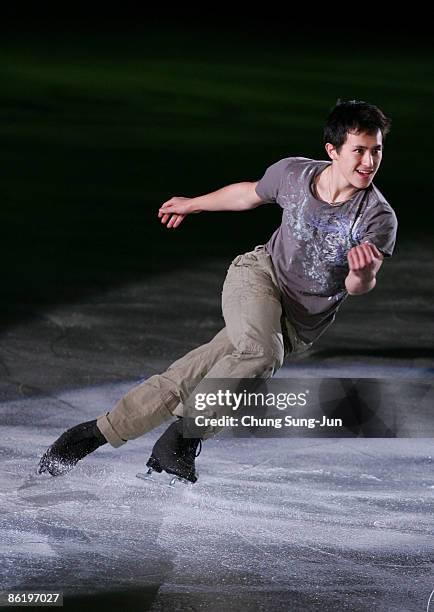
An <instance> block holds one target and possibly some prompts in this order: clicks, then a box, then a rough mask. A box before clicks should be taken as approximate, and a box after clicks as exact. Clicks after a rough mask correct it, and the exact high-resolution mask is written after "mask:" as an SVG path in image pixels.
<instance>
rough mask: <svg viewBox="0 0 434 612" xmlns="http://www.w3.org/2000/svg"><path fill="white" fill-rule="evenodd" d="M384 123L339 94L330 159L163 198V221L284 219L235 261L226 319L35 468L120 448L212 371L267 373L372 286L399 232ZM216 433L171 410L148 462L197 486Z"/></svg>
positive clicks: (290, 163)
mask: <svg viewBox="0 0 434 612" xmlns="http://www.w3.org/2000/svg"><path fill="white" fill-rule="evenodd" d="M389 130H390V120H389V119H388V118H387V117H386V116H385V115H384V114H383V112H382V111H381V110H380V109H379V108H378V107H376V106H374V105H372V104H368V103H366V102H361V101H356V100H352V101H348V102H343V101H340V100H338V103H337V105H336V106H335V107H334V109H333V110H332V111H331V113H330V115H329V117H328V119H327V121H326V125H325V128H324V146H325V150H326V152H327V155H328V157H329V158H330V160H331V162H330V161H316V160H312V159H307V158H304V157H287V158H284V159H281V160H280V161H278V162H276V163H274V164H272V165H271V166H270V167H269V168H267V170H266V172H265V174H264V176H263V177H262V179H261V180H260V181H258V182H241V183H236V184H232V185H228V186H226V187H223V188H222V189H219V190H218V191H215V192H212V193H209V194H207V195H204V196H199V197H196V198H184V197H173V198H171V199H170V200H168V201H167V202H165V203H164V204H163V205H162V206H161V208H160V209H159V211H158V216H159V218H160V220H161V223H163V224H166V226H167V227H168V228H176V227H179V225H180V224H181V223H182V222H183V220H184V219H185V217H186V216H187V215H189V214H191V213H195V212H201V211H229V210H237V211H241V210H249V209H252V208H255V207H257V206H259V205H261V204H264V203H266V202H277V203H278V204H279V205H280V206H281V208H282V210H283V215H282V223H281V225H280V227H279V228H278V229H277V230H276V231H275V232H274V234H273V235H272V236H271V238H270V239H269V240H268V242H267V243H266V244H265V245H258V246H257V247H256V248H255V249H254V250H253V251H250V252H248V253H244V254H241V255H238V256H237V257H236V258H235V259H234V260H233V261H232V263H231V266H230V267H229V270H228V273H227V276H226V279H225V282H224V285H223V292H222V310H223V316H224V319H225V323H226V326H225V327H224V328H223V329H222V330H221V331H220V332H219V333H218V334H217V335H216V336H215V337H214V338H213V339H212V340H211V341H210V342H209V343H208V344H205V345H203V346H200V347H198V348H196V349H194V350H193V351H190V352H189V353H187V355H185V356H184V357H182V358H181V359H179V360H178V361H176V362H175V363H173V364H172V365H171V366H170V367H169V368H168V369H167V370H166V371H165V372H163V373H162V374H159V375H155V376H152V377H151V378H149V379H148V380H146V381H145V382H143V383H142V384H140V385H138V386H136V387H134V388H133V389H131V390H130V391H129V392H128V393H127V394H126V395H125V396H124V397H123V398H122V399H121V400H120V401H119V402H118V404H117V405H116V406H115V407H114V408H113V410H111V411H110V412H107V413H104V414H103V415H101V416H100V417H99V418H98V419H97V420H94V421H89V422H86V423H82V424H80V425H77V426H76V427H73V428H72V429H70V430H68V431H66V432H65V433H64V434H62V436H60V438H59V439H58V440H56V442H55V443H54V444H53V445H52V446H51V447H50V448H49V449H48V450H47V451H46V453H45V454H44V456H43V457H42V459H41V461H40V464H39V472H44V471H48V472H49V473H50V474H52V475H59V474H64V473H66V472H67V471H69V470H70V469H71V468H72V467H73V466H74V465H75V464H76V463H77V461H78V460H80V459H82V458H83V457H84V456H86V455H87V454H89V453H90V452H92V451H94V450H95V449H96V448H98V447H99V446H101V445H102V444H104V443H106V442H107V441H108V442H109V443H110V444H111V446H113V447H115V448H116V447H119V446H121V445H122V444H124V443H125V442H126V441H127V440H131V439H133V438H137V437H138V436H141V435H143V434H144V433H146V432H147V431H149V430H151V429H153V428H154V427H157V426H158V425H160V424H161V423H163V422H164V421H165V420H167V419H169V418H170V417H172V416H178V417H182V415H183V406H184V407H185V406H186V405H188V404H189V401H191V399H190V398H191V397H192V394H193V392H194V393H195V394H196V393H198V392H200V390H201V388H204V385H205V384H206V382H209V379H215V378H226V379H227V378H234V379H242V378H257V377H260V378H267V377H271V376H273V374H274V373H275V371H276V370H277V369H279V368H280V367H281V365H282V363H283V360H284V357H285V355H287V354H289V353H294V352H298V351H302V350H306V349H308V348H309V347H310V346H311V345H312V343H313V342H314V341H315V340H316V339H317V338H319V337H320V336H321V335H322V334H323V333H324V332H325V330H326V329H327V328H328V327H329V325H331V323H332V322H333V321H334V319H335V316H336V312H337V311H338V309H339V307H340V306H341V304H342V302H343V301H344V300H345V299H346V298H347V297H348V295H352V296H357V295H361V294H364V293H367V292H368V291H371V290H372V289H373V288H374V287H375V284H376V277H377V273H378V271H379V269H380V267H381V265H382V262H383V258H384V257H385V256H386V257H390V256H391V255H392V252H393V248H394V244H395V238H396V230H397V220H396V215H395V213H394V211H393V209H392V208H391V206H390V205H389V204H388V203H387V201H386V200H385V198H384V197H383V195H382V194H381V193H380V191H379V190H378V189H377V188H376V187H375V186H374V184H373V182H372V181H373V178H374V176H375V174H376V173H377V171H378V169H379V167H380V163H381V159H382V155H383V141H384V138H385V136H386V134H387V133H388V132H389ZM217 430H218V429H217V428H212V427H208V428H207V429H205V430H204V433H203V436H202V438H193V439H188V438H184V437H183V430H182V419H181V418H179V419H178V420H177V421H176V422H174V423H172V425H170V427H169V428H168V429H167V431H166V432H165V433H164V434H163V436H162V437H161V438H160V439H159V440H158V441H157V443H156V444H155V446H154V448H153V451H152V455H151V457H150V459H149V461H148V463H147V465H148V467H149V468H150V469H151V470H152V469H153V470H156V471H158V472H161V471H162V470H165V471H166V472H168V473H171V474H174V475H176V476H180V477H183V478H185V479H186V480H189V481H191V482H195V480H196V479H197V475H196V471H195V456H196V451H197V448H198V445H199V444H200V442H201V439H206V438H209V437H210V436H212V435H214V434H215V432H216V431H217Z"/></svg>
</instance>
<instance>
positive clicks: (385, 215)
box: [360, 208, 398, 257]
mask: <svg viewBox="0 0 434 612" xmlns="http://www.w3.org/2000/svg"><path fill="white" fill-rule="evenodd" d="M397 229H398V220H397V218H396V215H395V212H394V211H393V209H392V208H389V209H380V210H379V211H378V212H374V214H373V215H372V216H371V218H370V219H369V220H368V221H367V223H366V226H365V229H364V230H362V231H361V233H360V242H361V243H362V242H371V243H372V244H374V245H375V246H376V247H377V249H378V250H379V251H380V252H381V253H382V254H383V255H384V256H385V257H391V256H392V253H393V249H394V247H395V241H396V232H397Z"/></svg>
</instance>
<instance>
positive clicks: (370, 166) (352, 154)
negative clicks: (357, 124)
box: [332, 130, 383, 189]
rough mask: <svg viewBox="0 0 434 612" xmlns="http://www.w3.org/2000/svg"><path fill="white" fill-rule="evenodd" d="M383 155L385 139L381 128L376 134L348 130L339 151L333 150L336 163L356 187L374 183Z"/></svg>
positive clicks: (343, 174)
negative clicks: (355, 132)
mask: <svg viewBox="0 0 434 612" xmlns="http://www.w3.org/2000/svg"><path fill="white" fill-rule="evenodd" d="M382 156H383V139H382V136H381V131H380V130H378V132H377V133H376V134H374V135H372V134H365V133H363V132H360V133H359V134H354V133H350V132H348V133H347V138H346V140H345V142H344V144H343V145H342V147H341V150H340V151H339V153H337V151H336V150H335V149H333V150H332V159H333V160H334V165H335V166H337V168H338V169H339V172H340V173H341V175H342V176H343V177H344V178H345V179H346V180H347V181H348V183H349V184H350V185H352V186H353V187H355V188H356V189H365V188H366V187H368V186H369V185H370V184H371V183H372V180H373V178H374V176H375V174H376V172H377V170H378V168H379V167H380V164H381V158H382Z"/></svg>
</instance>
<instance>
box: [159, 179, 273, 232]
mask: <svg viewBox="0 0 434 612" xmlns="http://www.w3.org/2000/svg"><path fill="white" fill-rule="evenodd" d="M256 185H257V182H255V183H250V182H243V183H233V184H232V185H227V186H226V187H222V188H221V189H218V190H217V191H213V192H212V193H208V194H206V195H203V196H198V197H197V198H184V197H180V196H178V197H173V198H170V200H167V202H164V204H162V205H161V206H160V208H159V210H158V216H159V217H160V219H161V223H165V224H167V227H178V225H179V224H180V223H182V221H183V219H184V217H185V216H186V215H189V214H191V213H198V212H203V211H220V210H225V211H228V210H238V211H241V210H249V209H251V208H256V207H257V206H259V205H260V204H263V201H262V200H261V198H260V197H259V196H258V194H257V193H256V191H255V187H256Z"/></svg>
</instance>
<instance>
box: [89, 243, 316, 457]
mask: <svg viewBox="0 0 434 612" xmlns="http://www.w3.org/2000/svg"><path fill="white" fill-rule="evenodd" d="M222 310H223V317H224V320H225V323H226V326H225V327H224V328H223V329H222V330H221V331H220V332H219V333H218V334H217V335H216V336H215V337H214V338H213V339H212V340H211V341H210V342H208V343H207V344H204V345H202V346H199V347H198V348H196V349H194V350H192V351H190V352H189V353H187V354H186V355H184V357H181V358H180V359H178V360H177V361H175V362H174V363H172V365H171V366H169V368H168V369H167V370H166V371H165V372H163V373H162V374H157V375H155V376H151V377H150V378H148V379H147V380H146V381H145V382H142V383H141V384H139V385H137V386H136V387H133V388H132V389H131V390H130V391H128V393H126V395H124V396H123V397H122V398H121V399H120V401H119V402H118V403H117V405H116V406H115V407H114V408H113V410H111V411H110V412H107V413H105V414H103V415H101V416H100V417H99V418H98V420H97V425H98V428H99V429H100V431H101V432H102V433H103V434H104V436H105V437H106V439H107V441H108V442H109V443H110V444H111V445H112V446H114V447H119V446H121V445H122V444H124V443H125V442H126V441H127V440H132V439H134V438H137V437H139V436H141V435H143V434H144V433H146V432H147V431H150V430H151V429H153V428H154V427H157V426H158V425H160V424H161V423H163V422H164V421H166V420H167V419H170V418H171V417H173V416H182V415H183V405H184V404H185V403H186V402H187V400H188V398H189V396H190V394H191V393H192V392H193V391H195V393H198V392H200V383H201V381H202V379H204V378H205V377H206V378H208V379H209V378H226V379H227V378H235V379H241V378H269V377H271V376H273V374H274V373H275V372H276V370H278V369H279V368H280V367H281V366H282V363H283V359H284V357H285V355H287V354H289V353H293V352H300V351H304V350H306V349H307V348H309V346H310V345H309V344H305V343H304V342H303V341H302V340H300V339H299V338H298V336H297V335H296V333H295V330H294V328H293V327H292V325H291V324H290V322H289V321H288V320H287V318H286V317H285V316H284V314H283V313H282V307H281V302H280V292H279V288H278V285H277V281H276V277H275V271H274V268H273V265H272V261H271V257H270V255H269V254H268V253H267V252H266V251H265V249H264V247H263V245H258V246H257V247H255V249H254V250H253V251H249V252H248V253H244V254H242V255H238V256H237V257H235V259H234V260H233V261H232V263H231V265H230V267H229V269H228V272H227V275H226V279H225V282H224V284H223V291H222ZM209 382H210V381H209V380H208V381H207V391H208V392H209ZM220 429H221V427H220V428H217V427H210V428H209V429H205V428H204V435H203V438H204V439H207V438H209V437H211V436H212V435H214V434H215V433H216V432H217V431H219V430H220Z"/></svg>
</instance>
